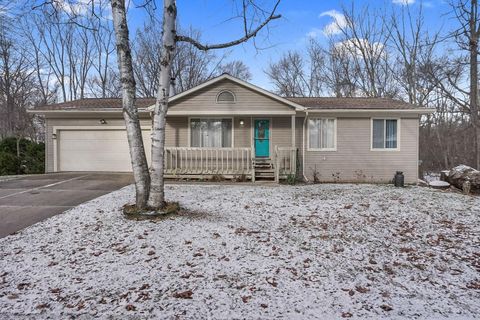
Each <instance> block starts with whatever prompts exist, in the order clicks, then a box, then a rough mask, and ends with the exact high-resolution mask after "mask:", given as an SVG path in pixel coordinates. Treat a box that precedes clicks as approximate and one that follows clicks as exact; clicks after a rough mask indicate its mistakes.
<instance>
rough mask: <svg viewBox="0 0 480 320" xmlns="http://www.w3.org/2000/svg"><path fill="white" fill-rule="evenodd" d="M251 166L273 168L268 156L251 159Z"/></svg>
mask: <svg viewBox="0 0 480 320" xmlns="http://www.w3.org/2000/svg"><path fill="white" fill-rule="evenodd" d="M253 167H254V168H255V170H257V169H273V164H272V160H271V159H270V158H257V159H254V160H253Z"/></svg>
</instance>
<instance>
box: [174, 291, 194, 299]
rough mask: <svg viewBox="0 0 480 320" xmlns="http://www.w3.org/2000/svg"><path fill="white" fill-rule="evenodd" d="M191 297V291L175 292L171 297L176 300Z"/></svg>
mask: <svg viewBox="0 0 480 320" xmlns="http://www.w3.org/2000/svg"><path fill="white" fill-rule="evenodd" d="M192 296H193V292H192V290H187V291H183V292H175V293H174V294H173V297H174V298H178V299H192Z"/></svg>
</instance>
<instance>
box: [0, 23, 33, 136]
mask: <svg viewBox="0 0 480 320" xmlns="http://www.w3.org/2000/svg"><path fill="white" fill-rule="evenodd" d="M37 95H38V91H37V87H36V84H35V77H34V71H33V70H32V69H31V64H30V61H29V60H28V55H27V49H26V48H24V47H22V46H21V44H20V43H18V42H14V41H13V37H12V34H9V33H8V32H7V29H6V28H5V26H4V25H0V114H1V116H0V119H1V125H0V136H1V137H8V136H15V137H17V141H19V140H20V139H21V138H23V137H30V138H32V139H35V138H36V135H35V126H34V123H33V122H32V120H33V119H32V116H30V115H29V114H27V109H28V108H29V107H31V106H32V105H33V104H34V103H35V101H36V99H37ZM35 140H36V139H35Z"/></svg>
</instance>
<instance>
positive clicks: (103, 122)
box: [98, 119, 107, 124]
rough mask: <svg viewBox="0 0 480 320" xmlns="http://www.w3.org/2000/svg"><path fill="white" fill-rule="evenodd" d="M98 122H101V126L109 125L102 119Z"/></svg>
mask: <svg viewBox="0 0 480 320" xmlns="http://www.w3.org/2000/svg"><path fill="white" fill-rule="evenodd" d="M98 122H100V124H107V121H105V119H100V120H99V121H98Z"/></svg>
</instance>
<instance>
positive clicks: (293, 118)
mask: <svg viewBox="0 0 480 320" xmlns="http://www.w3.org/2000/svg"><path fill="white" fill-rule="evenodd" d="M292 148H295V115H293V116H292Z"/></svg>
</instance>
